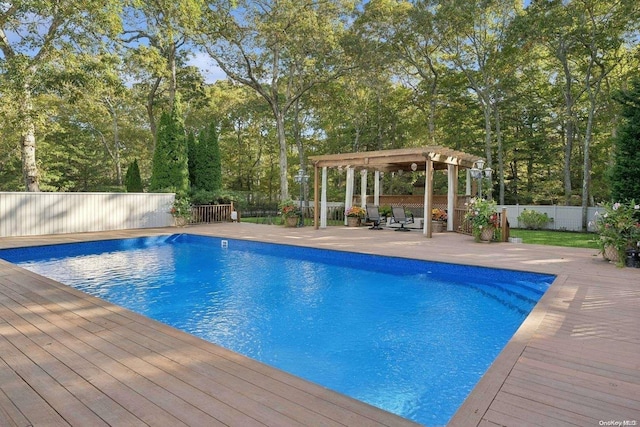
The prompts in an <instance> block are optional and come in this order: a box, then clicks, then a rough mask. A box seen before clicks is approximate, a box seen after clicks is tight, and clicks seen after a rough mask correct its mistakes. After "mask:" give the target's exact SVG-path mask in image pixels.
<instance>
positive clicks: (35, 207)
mask: <svg viewBox="0 0 640 427" xmlns="http://www.w3.org/2000/svg"><path fill="white" fill-rule="evenodd" d="M174 197H175V195H174V194H173V193H27V192H17V193H13V192H0V237H8V236H33V235H44V234H62V233H77V232H87V231H106V230H124V229H131V228H151V227H167V226H171V225H173V224H174V220H173V217H172V216H171V214H170V213H169V211H170V209H171V206H172V204H173V200H174Z"/></svg>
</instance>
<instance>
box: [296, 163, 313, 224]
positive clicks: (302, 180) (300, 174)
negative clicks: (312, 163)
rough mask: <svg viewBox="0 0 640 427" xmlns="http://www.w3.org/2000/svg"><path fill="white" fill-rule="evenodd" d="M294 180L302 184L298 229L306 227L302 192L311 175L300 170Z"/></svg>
mask: <svg viewBox="0 0 640 427" xmlns="http://www.w3.org/2000/svg"><path fill="white" fill-rule="evenodd" d="M293 180H294V181H295V182H297V183H298V184H300V219H299V220H298V227H304V215H303V214H302V190H303V187H304V184H306V183H307V181H309V175H306V174H305V173H304V169H302V168H300V169H299V170H298V174H297V175H294V177H293Z"/></svg>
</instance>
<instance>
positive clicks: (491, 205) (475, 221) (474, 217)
mask: <svg viewBox="0 0 640 427" xmlns="http://www.w3.org/2000/svg"><path fill="white" fill-rule="evenodd" d="M466 205H467V208H468V210H467V213H466V214H465V216H464V219H465V221H467V222H468V223H469V224H470V225H471V230H472V234H473V237H474V238H475V240H476V242H479V241H481V240H483V241H491V240H493V237H494V236H495V232H496V229H497V228H498V226H499V224H500V222H499V221H500V219H499V218H500V217H499V216H498V207H497V205H496V202H494V201H493V200H485V199H480V198H478V197H474V198H473V199H471V201H470V202H469V203H466Z"/></svg>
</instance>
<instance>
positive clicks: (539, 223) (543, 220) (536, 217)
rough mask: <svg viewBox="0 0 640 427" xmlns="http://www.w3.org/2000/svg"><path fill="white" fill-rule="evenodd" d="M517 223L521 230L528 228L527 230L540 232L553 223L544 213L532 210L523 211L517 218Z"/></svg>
mask: <svg viewBox="0 0 640 427" xmlns="http://www.w3.org/2000/svg"><path fill="white" fill-rule="evenodd" d="M518 221H519V222H520V225H521V226H522V228H528V229H529V230H540V229H542V228H545V227H546V226H547V224H549V223H550V222H551V221H553V219H552V218H549V216H548V215H547V214H546V212H545V213H542V212H538V211H534V210H526V209H525V210H523V211H522V213H520V216H518Z"/></svg>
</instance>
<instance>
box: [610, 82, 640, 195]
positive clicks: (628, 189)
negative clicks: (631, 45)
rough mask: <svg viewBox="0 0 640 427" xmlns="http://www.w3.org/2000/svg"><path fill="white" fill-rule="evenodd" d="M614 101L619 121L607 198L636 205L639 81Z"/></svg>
mask: <svg viewBox="0 0 640 427" xmlns="http://www.w3.org/2000/svg"><path fill="white" fill-rule="evenodd" d="M616 98H617V100H618V101H619V102H620V103H621V104H622V113H621V115H622V119H621V122H620V125H619V126H618V132H617V134H616V138H615V140H614V150H613V161H614V163H613V165H612V167H611V171H610V180H611V197H612V199H613V200H614V201H616V202H626V201H629V200H635V201H636V202H638V203H640V180H638V176H640V78H636V79H635V80H634V81H633V82H632V85H631V88H630V90H628V91H626V92H621V93H620V94H619V95H618V96H617V97H616Z"/></svg>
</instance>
